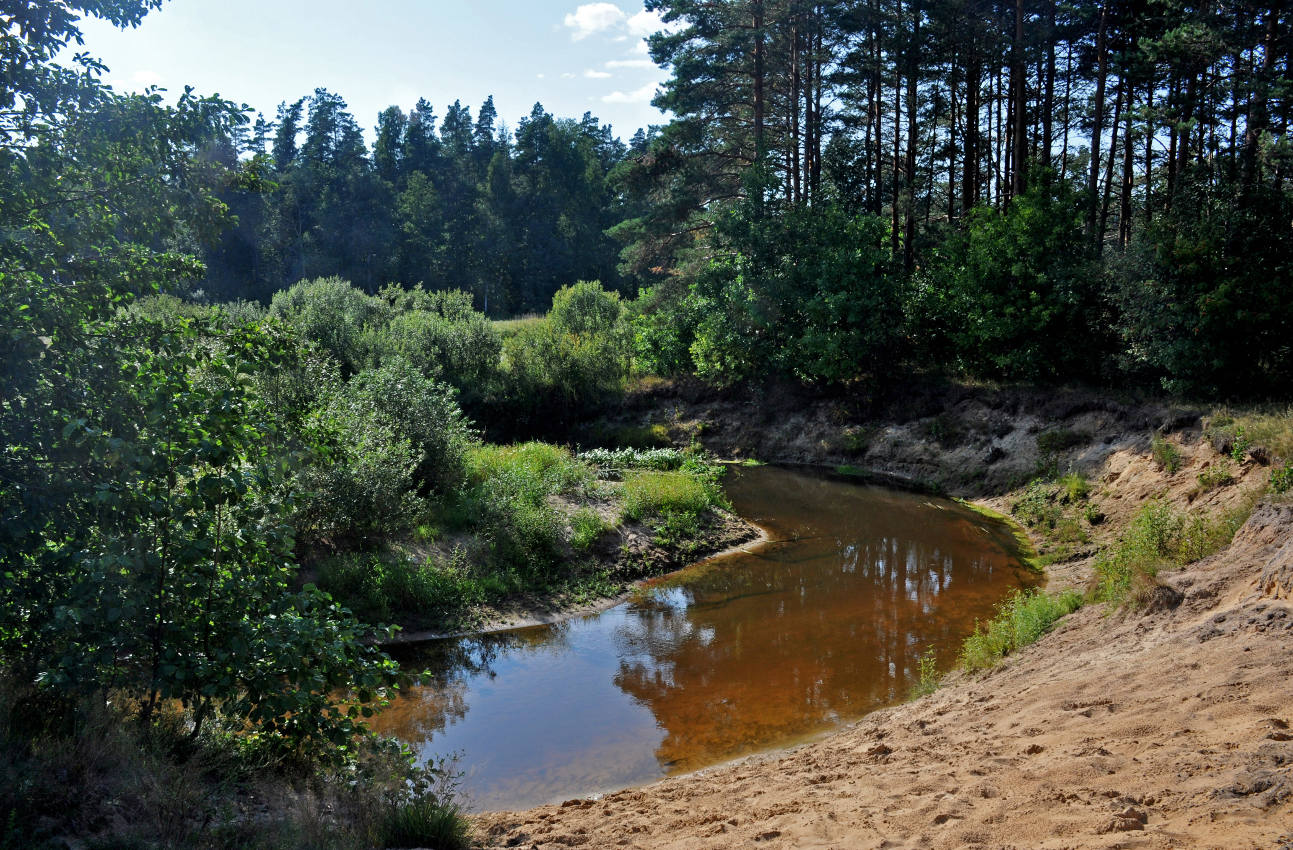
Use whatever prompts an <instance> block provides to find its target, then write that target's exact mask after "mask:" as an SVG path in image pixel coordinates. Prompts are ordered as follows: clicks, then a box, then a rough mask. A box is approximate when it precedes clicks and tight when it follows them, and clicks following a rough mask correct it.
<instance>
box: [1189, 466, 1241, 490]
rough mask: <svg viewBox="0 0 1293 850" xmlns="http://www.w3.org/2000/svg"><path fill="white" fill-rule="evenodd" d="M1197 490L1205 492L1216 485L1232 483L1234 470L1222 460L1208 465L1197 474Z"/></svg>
mask: <svg viewBox="0 0 1293 850" xmlns="http://www.w3.org/2000/svg"><path fill="white" fill-rule="evenodd" d="M1198 481H1199V490H1200V491H1202V492H1207V491H1208V490H1213V489H1215V488H1217V487H1224V486H1225V485H1227V484H1233V483H1234V481H1235V475H1234V470H1233V469H1231V468H1230V464H1228V463H1226V462H1225V461H1222V462H1220V463H1217V464H1215V465H1214V466H1210V467H1208V468H1207V469H1205V470H1203V471H1202V472H1200V473H1199V474H1198Z"/></svg>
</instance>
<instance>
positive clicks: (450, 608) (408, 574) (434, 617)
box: [319, 550, 486, 623]
mask: <svg viewBox="0 0 1293 850" xmlns="http://www.w3.org/2000/svg"><path fill="white" fill-rule="evenodd" d="M319 587H320V588H321V589H322V590H324V591H326V592H328V593H329V594H331V595H332V596H333V597H334V598H336V599H337V600H338V602H340V603H341V604H343V605H345V606H346V607H347V608H349V609H351V610H353V611H354V612H355V614H356V615H357V616H358V617H359V618H360V619H362V620H363V621H365V622H368V623H388V622H394V621H399V622H404V623H408V622H410V621H424V622H437V621H440V620H443V619H447V618H449V617H451V616H453V615H455V614H458V613H460V612H461V611H463V610H464V609H466V608H467V607H468V606H470V605H473V604H477V603H480V602H483V601H485V596H486V591H485V588H484V586H483V585H482V584H481V582H480V581H479V580H477V579H476V577H475V576H474V575H473V574H472V571H471V569H470V568H469V566H468V564H467V558H466V554H465V553H464V552H462V550H455V551H454V552H453V554H452V555H451V556H450V557H449V558H447V559H445V560H443V561H433V560H428V561H427V562H425V563H418V562H416V561H414V560H413V559H411V558H408V557H403V556H398V555H395V556H386V555H378V554H371V555H361V554H356V553H349V554H343V555H337V556H335V557H332V558H329V559H327V560H325V561H324V562H323V563H321V564H320V565H319Z"/></svg>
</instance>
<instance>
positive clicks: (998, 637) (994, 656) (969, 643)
mask: <svg viewBox="0 0 1293 850" xmlns="http://www.w3.org/2000/svg"><path fill="white" fill-rule="evenodd" d="M1080 607H1082V597H1081V595H1079V594H1078V593H1076V592H1074V591H1071V590H1066V591H1064V592H1062V593H1058V594H1050V593H1039V592H1037V591H1028V592H1020V591H1015V592H1014V593H1012V594H1011V595H1010V597H1009V598H1008V599H1006V601H1005V602H1002V603H1001V604H1000V605H999V606H998V608H997V614H996V616H994V617H993V618H992V619H991V620H989V621H988V622H987V623H985V624H982V625H980V624H977V623H976V624H975V627H974V634H972V635H970V636H969V637H968V638H966V639H965V643H964V645H963V646H962V647H961V667H962V668H964V669H965V670H967V671H970V672H973V671H976V670H986V669H988V668H990V667H993V666H995V665H996V664H997V662H999V661H1000V660H1001V659H1002V658H1004V657H1006V656H1007V655H1009V654H1010V653H1012V652H1015V651H1017V650H1019V649H1021V648H1023V647H1025V646H1028V645H1029V644H1031V643H1034V642H1036V640H1037V639H1038V638H1040V637H1041V636H1042V635H1044V634H1046V632H1048V631H1050V629H1051V627H1052V626H1053V625H1055V623H1056V622H1057V621H1059V620H1060V619H1061V618H1062V617H1065V616H1067V615H1068V614H1071V613H1073V612H1074V611H1076V610H1077V609H1078V608H1080Z"/></svg>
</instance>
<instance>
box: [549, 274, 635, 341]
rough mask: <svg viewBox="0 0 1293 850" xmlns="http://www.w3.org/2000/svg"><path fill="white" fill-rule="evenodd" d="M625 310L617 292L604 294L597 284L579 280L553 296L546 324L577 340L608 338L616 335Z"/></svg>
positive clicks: (599, 284) (598, 283)
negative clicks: (592, 337) (573, 336)
mask: <svg viewBox="0 0 1293 850" xmlns="http://www.w3.org/2000/svg"><path fill="white" fill-rule="evenodd" d="M623 316H624V306H623V305H622V304H620V296H619V293H618V292H607V291H606V290H604V289H602V285H601V283H600V282H598V281H589V280H581V281H579V282H578V283H576V284H574V285H573V286H563V287H561V289H558V290H557V292H556V294H554V295H553V296H552V310H551V311H550V312H549V313H548V321H550V322H552V324H553V325H554V326H555V327H556V328H557V329H559V330H562V331H565V332H566V333H571V334H575V335H576V336H580V337H589V336H602V337H611V336H613V335H615V334H616V333H618V331H619V325H620V320H621V319H622V318H623Z"/></svg>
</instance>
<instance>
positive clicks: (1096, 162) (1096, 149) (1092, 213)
mask: <svg viewBox="0 0 1293 850" xmlns="http://www.w3.org/2000/svg"><path fill="white" fill-rule="evenodd" d="M1107 23H1108V11H1107V9H1106V8H1105V6H1104V4H1103V3H1102V4H1100V28H1099V30H1098V31H1097V32H1096V56H1097V57H1098V59H1097V68H1096V78H1095V112H1094V114H1093V116H1092V119H1093V120H1092V128H1091V171H1090V176H1089V180H1090V182H1089V183H1088V185H1087V213H1086V215H1087V219H1086V231H1087V238H1089V239H1092V240H1098V239H1099V236H1098V234H1097V233H1096V232H1095V226H1096V217H1097V216H1098V215H1099V212H1100V185H1099V179H1100V137H1101V135H1102V134H1103V133H1104V88H1105V81H1106V78H1107V77H1108V73H1109V57H1108V52H1107V49H1106V44H1105V32H1106V27H1107Z"/></svg>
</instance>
